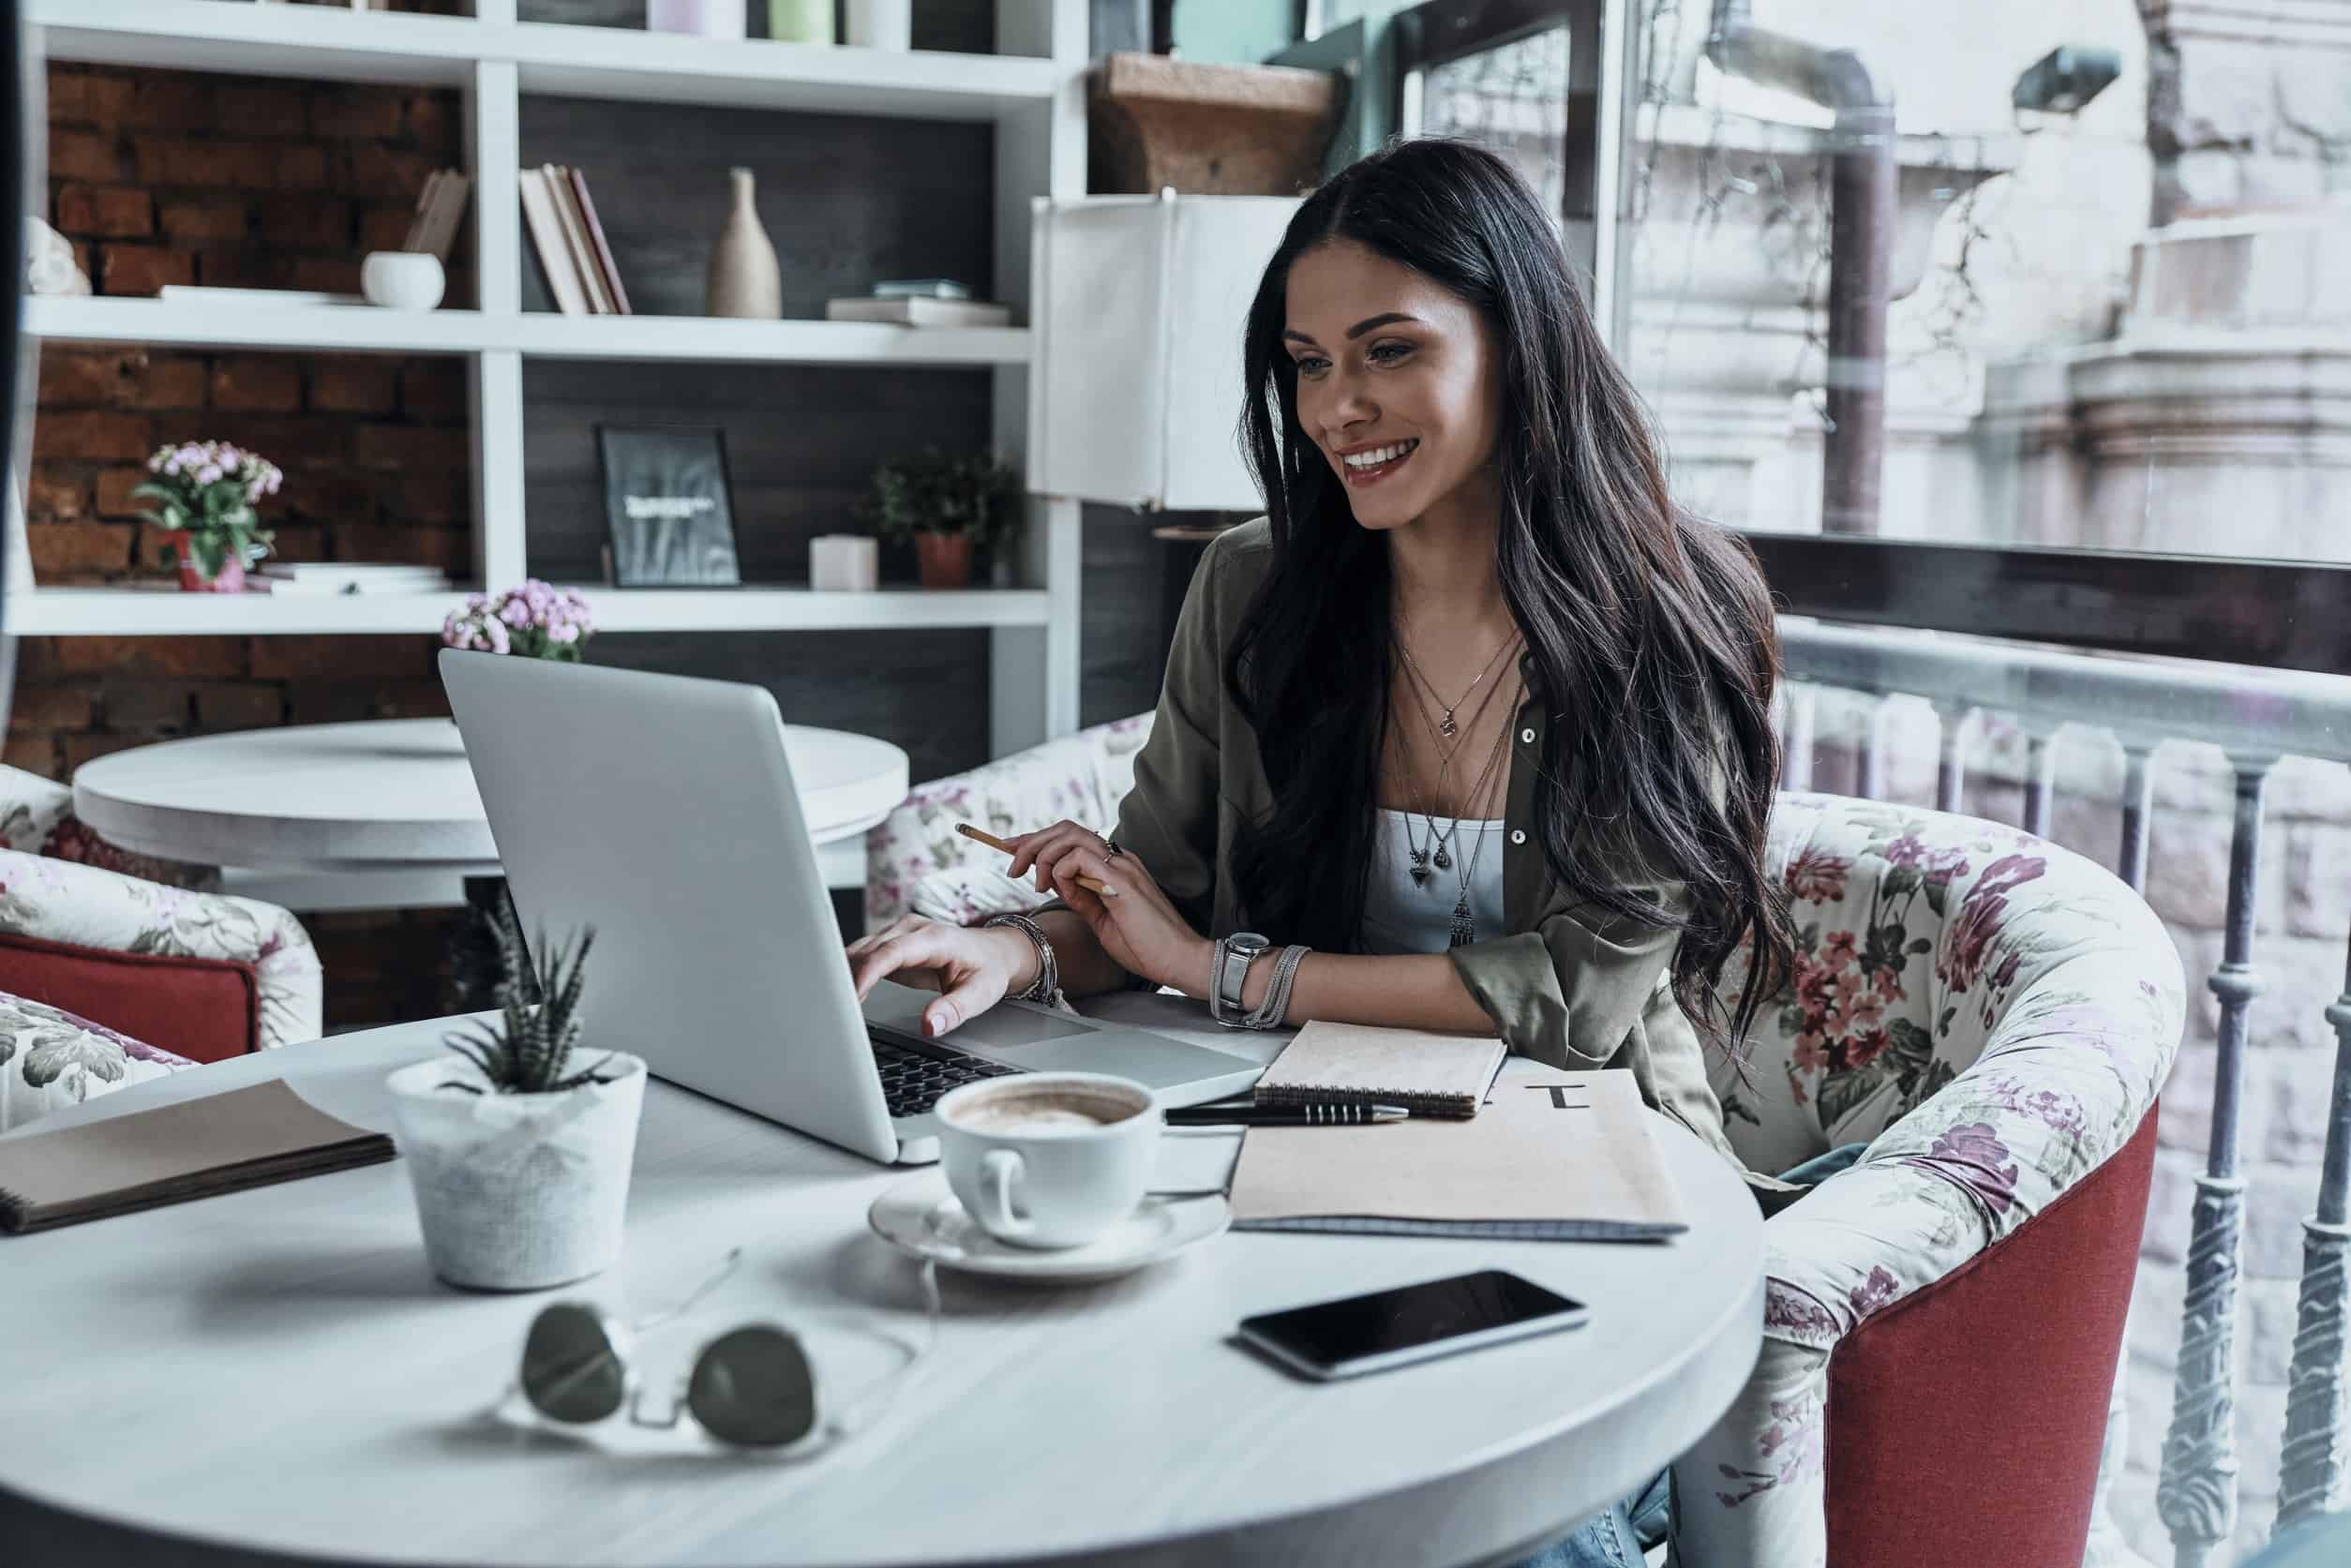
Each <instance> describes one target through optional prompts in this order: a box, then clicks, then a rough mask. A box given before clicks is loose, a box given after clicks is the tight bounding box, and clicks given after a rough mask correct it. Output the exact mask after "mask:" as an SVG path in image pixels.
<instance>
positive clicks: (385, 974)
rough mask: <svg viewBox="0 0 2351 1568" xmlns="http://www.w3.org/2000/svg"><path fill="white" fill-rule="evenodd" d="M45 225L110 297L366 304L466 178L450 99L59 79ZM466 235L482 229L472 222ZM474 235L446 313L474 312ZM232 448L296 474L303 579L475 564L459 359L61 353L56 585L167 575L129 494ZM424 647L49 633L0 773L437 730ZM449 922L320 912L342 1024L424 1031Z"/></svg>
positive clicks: (20, 677)
mask: <svg viewBox="0 0 2351 1568" xmlns="http://www.w3.org/2000/svg"><path fill="white" fill-rule="evenodd" d="M48 93H49V124H50V180H49V191H48V209H47V212H46V215H45V216H46V217H48V218H49V220H50V222H51V223H52V224H53V225H54V226H55V227H56V228H57V229H58V231H60V232H62V233H64V234H65V235H67V238H69V239H71V240H72V241H73V242H74V246H75V250H76V254H77V256H78V258H79V259H80V261H81V262H82V269H83V271H84V272H85V273H86V274H87V275H88V276H89V277H90V280H91V284H92V286H93V288H94V290H95V291H97V292H99V293H103V294H152V293H153V292H154V291H156V290H157V288H159V287H160V286H162V285H164V284H167V283H202V284H217V285H227V286H232V287H245V288H301V289H325V290H334V291H346V292H348V291H356V290H357V288H358V286H359V261H360V258H361V257H362V256H363V255H364V254H365V253H366V252H367V251H368V250H370V249H382V248H389V247H393V246H397V245H398V243H399V241H400V238H401V236H402V234H403V232H404V231H406V229H407V227H408V222H409V218H410V216H411V213H412V210H413V207H414V203H415V198H416V193H417V191H418V190H419V189H420V188H421V187H423V184H424V181H425V178H426V176H427V174H428V173H430V172H432V171H433V170H434V169H436V168H442V167H455V166H457V165H459V164H461V163H462V161H463V158H462V156H461V149H460V146H459V124H460V121H459V114H460V106H459V101H458V97H457V94H455V93H453V92H447V91H427V90H420V89H415V88H404V87H376V86H368V85H355V84H343V83H311V82H288V81H280V80H277V79H264V78H242V77H224V76H209V75H202V74H198V73H189V72H175V71H149V70H118V69H108V68H101V67H82V66H71V65H52V66H51V67H49V71H48ZM468 227H469V230H470V224H469V226H468ZM470 257H471V249H470V241H468V240H466V239H462V238H461V239H460V242H459V247H458V249H457V253H456V254H455V255H454V256H453V257H452V265H451V277H450V302H451V303H453V304H457V305H465V304H470V303H472V297H473V281H472V270H471V261H470ZM182 439H190V440H204V439H220V440H228V441H236V442H237V443H239V444H240V445H247V446H250V447H251V448H253V449H254V450H255V451H258V452H260V453H261V454H262V455H264V456H266V457H268V458H270V459H271V460H272V461H273V462H276V463H277V464H278V465H279V466H280V467H281V468H283V469H284V470H286V483H285V487H284V490H283V491H282V492H281V494H280V495H279V496H277V498H274V499H273V500H272V501H270V502H268V503H265V505H264V508H263V512H264V516H265V518H266V520H267V521H268V523H269V524H270V525H271V526H273V527H274V528H275V529H276V530H277V550H278V554H279V555H280V556H281V557H283V558H285V559H288V560H418V561H428V562H432V563H434V564H437V565H441V566H443V567H446V568H448V569H449V570H451V571H452V572H453V573H455V574H457V575H459V576H460V578H462V577H463V576H465V575H467V574H469V573H470V571H471V565H472V499H471V480H470V471H471V470H470V456H469V434H468V418H467V411H466V387H465V372H464V366H463V364H462V362H460V361H458V360H456V359H453V358H447V357H439V358H434V357H420V358H401V357H395V356H380V355H328V354H269V353H233V354H231V353H219V354H214V353H188V352H177V351H146V350H142V349H139V348H135V347H124V346H121V345H105V344H62V345H61V344H44V345H43V346H42V350H41V355H40V378H39V393H38V409H37V416H36V420H35V425H34V430H33V450H32V459H31V465H30V470H29V473H28V480H27V505H26V525H27V526H26V536H27V539H28V542H29V544H30V546H31V554H32V564H33V571H34V575H35V580H36V581H37V582H38V583H42V584H51V585H53V584H61V583H121V582H132V581H142V580H150V579H158V578H160V577H162V576H163V575H165V574H164V571H163V567H162V564H161V560H160V556H159V543H160V542H159V541H158V540H157V538H156V536H155V535H156V530H154V529H152V528H151V527H149V526H148V525H146V524H143V523H142V522H140V521H139V520H138V518H137V514H138V512H139V510H140V509H141V506H142V503H141V502H139V501H136V500H133V499H132V498H131V496H130V490H131V488H132V486H133V485H137V484H138V483H139V481H140V479H141V477H142V471H141V469H140V464H141V463H142V462H143V461H144V459H145V458H146V455H147V454H148V453H149V452H151V451H152V450H153V449H154V448H155V447H156V446H157V445H158V444H160V443H162V442H164V441H175V440H182ZM432 651H433V643H432V639H430V638H428V637H422V636H415V637H382V636H352V637H35V638H29V639H26V640H25V641H24V642H23V643H22V644H21V646H20V649H19V666H18V672H17V689H16V696H15V701H14V705H13V707H12V709H11V710H10V713H9V718H8V732H7V744H6V750H5V759H6V760H7V762H8V763H10V764H12V765H14V766H16V767H20V768H26V769H31V770H33V771H35V772H37V773H42V774H45V775H47V776H49V777H52V778H57V779H67V778H69V777H70V776H71V774H72V771H73V769H75V768H77V767H79V766H80V765H81V764H82V763H83V762H86V761H88V760H89V759H90V758H92V757H94V756H99V755H103V754H106V753H108V752H111V751H116V750H119V749H121V748H123V747H126V746H133V745H139V744H142V743H143V742H146V741H150V740H156V739H166V738H169V737H172V736H180V735H196V734H203V733H207V732H211V731H217V730H233V729H247V728H252V727H256V726H262V725H271V724H313V723H323V722H329V721H335V720H344V719H359V718H371V717H383V718H396V717H411V716H419V715H427V714H439V713H445V712H446V711H447V709H446V707H445V705H444V702H443V699H442V694H441V689H440V685H439V682H438V681H437V680H436V679H435V678H434V673H433V667H432ZM453 920H454V916H453V915H447V914H440V913H429V912H426V913H406V914H385V915H322V916H311V917H308V918H307V919H306V924H307V925H308V926H309V927H310V928H311V932H312V934H313V936H314V937H315V938H316V939H317V941H318V943H319V946H320V948H321V951H322V957H323V959H324V962H325V963H326V965H327V970H328V973H329V975H330V977H331V979H330V983H329V985H328V991H327V1008H328V1011H327V1017H328V1021H329V1023H330V1024H342V1023H363V1022H382V1021H387V1020H392V1019H400V1018H411V1017H421V1016H429V1015H430V1014H432V1013H434V1012H436V1011H439V1010H441V1008H442V1003H443V1001H444V992H443V986H444V983H445V974H444V970H445V963H444V959H443V945H444V941H445V936H446V933H447V930H448V928H449V926H450V925H451V923H452V921H453Z"/></svg>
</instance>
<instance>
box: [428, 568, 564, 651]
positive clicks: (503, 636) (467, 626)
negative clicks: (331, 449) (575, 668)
mask: <svg viewBox="0 0 2351 1568" xmlns="http://www.w3.org/2000/svg"><path fill="white" fill-rule="evenodd" d="M595 630H596V625H595V621H594V619H593V618H592V617H591V616H590V614H589V613H588V601H587V600H586V599H584V598H582V597H581V596H580V593H579V590H577V589H575V588H557V587H556V586H554V585H553V584H552V583H543V582H541V581H540V580H539V579H538V578H536V577H531V578H527V579H525V580H524V582H523V583H522V584H521V586H520V587H517V588H510V589H508V590H506V591H505V592H503V593H469V594H467V595H466V596H465V607H464V608H462V609H456V610H451V611H450V612H449V614H448V616H447V618H446V619H445V620H442V623H441V640H442V642H443V643H444V644H446V645H447V646H449V647H451V648H470V649H476V650H480V651H482V652H485V653H519V654H521V655H522V656H523V657H524V658H526V659H560V660H562V661H563V662H565V663H567V664H577V663H578V661H579V658H580V655H581V654H582V653H584V652H585V651H586V650H587V648H588V639H589V637H591V635H594V633H595Z"/></svg>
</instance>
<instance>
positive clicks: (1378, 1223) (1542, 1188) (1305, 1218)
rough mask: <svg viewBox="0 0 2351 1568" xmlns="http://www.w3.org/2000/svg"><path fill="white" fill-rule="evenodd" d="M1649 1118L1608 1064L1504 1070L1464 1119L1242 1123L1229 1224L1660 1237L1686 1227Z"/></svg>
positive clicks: (1509, 1236) (1541, 1237)
mask: <svg viewBox="0 0 2351 1568" xmlns="http://www.w3.org/2000/svg"><path fill="white" fill-rule="evenodd" d="M1655 1120H1656V1118H1655V1115H1653V1114H1652V1113H1651V1112H1650V1111H1649V1109H1648V1108H1647V1107H1646V1106H1645V1105H1643V1104H1642V1103H1641V1098H1640V1084H1639V1083H1637V1082H1636V1081H1635V1080H1634V1078H1633V1075H1632V1074H1631V1073H1630V1072H1629V1071H1626V1070H1625V1069H1624V1068H1609V1069H1606V1070H1603V1071H1597V1072H1575V1073H1563V1072H1551V1071H1532V1072H1527V1073H1517V1072H1514V1073H1512V1074H1511V1075H1510V1076H1508V1077H1506V1078H1505V1079H1503V1080H1502V1081H1501V1082H1500V1083H1496V1084H1494V1085H1493V1087H1492V1089H1491V1091H1490V1094H1489V1095H1488V1096H1487V1097H1486V1105H1485V1108H1484V1110H1483V1112H1482V1113H1480V1114H1479V1115H1478V1116H1477V1118H1476V1119H1475V1120H1474V1121H1462V1120H1458V1119H1451V1118H1440V1117H1421V1116H1415V1117H1414V1118H1413V1119H1412V1120H1410V1121H1407V1122H1393V1123H1389V1124H1387V1125H1385V1126H1381V1127H1250V1129H1249V1131H1248V1132H1247V1133H1246V1134H1245V1135H1244V1136H1243V1138H1242V1140H1241V1154H1240V1159H1239V1160H1238V1162H1237V1163H1236V1164H1235V1166H1234V1169H1233V1191H1232V1202H1233V1228H1234V1229H1235V1230H1236V1231H1329V1232H1342V1233H1348V1234H1355V1235H1383V1236H1456V1237H1476V1238H1483V1239H1489V1240H1500V1241H1661V1240H1663V1239H1665V1238H1667V1237H1669V1236H1673V1235H1678V1234H1679V1233H1681V1232H1683V1231H1685V1230H1686V1229H1687V1228H1688V1226H1687V1224H1686V1222H1685V1219H1684V1217H1683V1211H1682V1203H1681V1199H1680V1197H1679V1195H1678V1194H1677V1193H1676V1192H1675V1190H1674V1187H1673V1176H1672V1172H1670V1171H1668V1170H1667V1169H1666V1164H1665V1160H1664V1158H1663V1157H1662V1156H1660V1155H1659V1154H1658V1152H1657V1149H1656V1145H1655V1142H1653V1141H1652V1139H1651V1136H1650V1127H1651V1126H1652V1124H1653V1123H1655Z"/></svg>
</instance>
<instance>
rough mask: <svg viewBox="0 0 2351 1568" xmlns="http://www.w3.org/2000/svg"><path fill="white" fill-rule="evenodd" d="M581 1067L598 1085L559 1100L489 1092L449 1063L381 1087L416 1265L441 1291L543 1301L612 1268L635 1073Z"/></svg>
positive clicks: (616, 1064)
mask: <svg viewBox="0 0 2351 1568" xmlns="http://www.w3.org/2000/svg"><path fill="white" fill-rule="evenodd" d="M583 1057H584V1061H583ZM583 1057H575V1058H574V1060H575V1061H583V1065H584V1066H585V1067H587V1068H591V1069H593V1070H594V1071H595V1072H596V1074H597V1077H598V1078H599V1079H601V1080H604V1082H600V1083H589V1084H584V1085H582V1086H581V1087H579V1088H577V1089H565V1090H563V1091H562V1093H560V1094H546V1095H508V1094H499V1093H496V1092H495V1091H487V1080H485V1079H484V1078H483V1076H482V1073H481V1070H480V1069H479V1068H476V1067H474V1066H473V1064H472V1063H471V1062H468V1061H466V1060H465V1059H463V1058H462V1057H460V1056H457V1054H456V1053H449V1054H448V1055H447V1056H443V1057H436V1058H434V1059H433V1060H431V1061H426V1062H418V1063H415V1064H413V1065H412V1066H410V1067H405V1068H400V1069H399V1070H398V1071H397V1072H395V1073H393V1074H392V1075H391V1076H390V1077H389V1078H387V1079H386V1080H385V1081H384V1083H385V1086H386V1087H387V1088H389V1089H390V1090H391V1091H392V1113H393V1125H394V1133H393V1141H394V1142H395V1143H397V1146H398V1148H399V1151H400V1155H401V1157H402V1158H403V1159H404V1160H405V1161H406V1163H407V1166H408V1174H409V1183H410V1187H411V1188H412V1191H413V1192H414V1193H415V1196H416V1219H417V1224H418V1225H419V1227H421V1228H422V1230H423V1231H424V1233H425V1259H426V1262H428V1263H429V1264H431V1266H432V1271H433V1273H434V1274H436V1275H438V1276H440V1277H442V1279H445V1280H447V1281H448V1282H449V1283H450V1284H452V1285H462V1286H465V1287H467V1288H468V1289H471V1290H478V1291H538V1290H545V1289H547V1287H548V1286H551V1285H564V1284H569V1283H570V1282H571V1281H573V1280H575V1279H585V1278H587V1277H589V1276H590V1275H593V1274H601V1273H603V1272H604V1271H605V1270H606V1269H607V1268H610V1267H611V1266H612V1265H613V1263H615V1262H618V1261H619V1260H620V1256H621V1232H622V1220H623V1218H624V1217H625V1216H626V1213H627V1209H628V1196H629V1172H630V1171H631V1169H632V1168H633V1167H634V1165H635V1163H636V1124H637V1118H638V1116H639V1113H641V1112H642V1110H643V1108H644V1103H645V1063H644V1060H643V1059H642V1058H641V1057H636V1056H631V1055H627V1054H625V1053H619V1052H615V1053H612V1054H611V1055H610V1056H609V1058H606V1057H605V1056H603V1055H602V1054H600V1053H592V1052H589V1053H583ZM452 1083H463V1084H467V1085H469V1086H470V1087H472V1088H474V1089H481V1090H485V1091H487V1092H483V1093H475V1094H469V1093H467V1092H466V1090H465V1089H461V1088H450V1087H445V1086H444V1085H447V1084H452Z"/></svg>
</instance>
